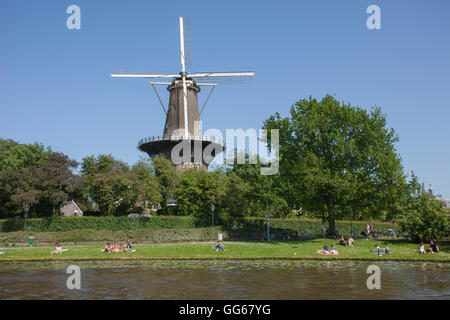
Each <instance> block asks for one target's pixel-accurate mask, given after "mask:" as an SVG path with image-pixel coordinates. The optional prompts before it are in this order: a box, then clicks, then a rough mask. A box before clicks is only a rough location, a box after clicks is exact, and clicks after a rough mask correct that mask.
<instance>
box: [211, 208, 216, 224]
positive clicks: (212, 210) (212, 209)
mask: <svg viewBox="0 0 450 320" xmlns="http://www.w3.org/2000/svg"><path fill="white" fill-rule="evenodd" d="M215 208H216V207H214V205H213V204H212V205H211V212H212V226H213V227H214V209H215Z"/></svg>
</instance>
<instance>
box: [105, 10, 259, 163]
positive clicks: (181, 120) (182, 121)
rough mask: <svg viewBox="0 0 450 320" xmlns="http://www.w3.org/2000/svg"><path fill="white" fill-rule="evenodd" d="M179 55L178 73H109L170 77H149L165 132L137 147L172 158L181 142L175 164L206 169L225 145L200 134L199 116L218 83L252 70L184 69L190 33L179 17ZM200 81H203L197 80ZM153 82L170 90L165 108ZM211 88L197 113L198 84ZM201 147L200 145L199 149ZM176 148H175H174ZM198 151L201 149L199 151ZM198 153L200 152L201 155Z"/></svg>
mask: <svg viewBox="0 0 450 320" xmlns="http://www.w3.org/2000/svg"><path fill="white" fill-rule="evenodd" d="M185 49H186V50H185ZM180 56H181V72H180V73H179V74H165V73H159V74H147V73H131V72H116V73H112V74H111V77H113V78H147V79H172V81H171V82H156V81H153V80H150V84H151V85H152V86H153V89H154V91H155V93H156V95H157V97H158V100H159V102H160V104H161V106H162V108H163V110H164V112H165V114H166V122H165V126H164V133H163V135H162V136H153V137H150V138H145V139H142V140H140V141H139V143H138V149H139V150H141V151H144V152H146V153H147V154H148V155H149V156H150V157H152V156H155V155H161V156H164V157H166V158H168V159H172V162H174V160H173V157H172V155H173V154H174V152H173V151H174V150H175V149H174V148H176V146H180V145H184V146H185V147H187V148H181V151H180V152H181V153H178V151H176V152H175V153H176V154H179V155H180V156H181V157H183V160H182V163H179V162H177V163H174V164H175V166H176V168H197V169H199V168H204V169H207V168H208V165H209V164H210V163H211V161H212V160H213V158H214V157H215V156H216V155H217V154H219V153H220V152H223V150H224V144H223V142H222V141H219V140H217V139H214V138H209V137H205V136H203V134H202V128H201V122H200V115H201V113H202V112H203V110H204V108H205V107H206V104H207V102H208V100H209V98H210V97H211V94H212V93H213V91H214V88H215V87H216V86H217V85H218V84H219V83H220V84H226V83H235V82H246V81H251V80H252V79H253V77H254V75H255V73H254V72H197V73H193V74H190V73H188V72H187V71H186V66H190V65H191V59H190V32H189V20H186V19H183V17H180ZM197 81H202V82H197ZM156 85H167V91H169V93H170V98H169V106H168V109H167V110H166V108H165V107H164V104H163V103H162V101H161V98H160V96H159V94H158V91H157V90H156V87H155V86H156ZM201 86H205V87H211V91H210V93H209V95H208V97H207V99H206V101H205V103H204V105H203V107H202V109H201V111H200V112H199V107H198V93H199V92H200V87H201ZM199 147H201V148H199ZM176 150H178V149H176ZM186 150H194V151H195V152H190V154H187V152H186V154H183V153H184V152H185V151H186ZM205 150H206V151H208V152H207V153H206V156H204V155H205V152H204V151H205ZM198 151H200V152H198ZM200 153H201V154H200Z"/></svg>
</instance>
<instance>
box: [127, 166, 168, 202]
mask: <svg viewBox="0 0 450 320" xmlns="http://www.w3.org/2000/svg"><path fill="white" fill-rule="evenodd" d="M130 177H131V188H132V190H134V192H135V195H134V197H135V201H136V204H137V206H138V207H140V208H142V209H147V208H148V206H149V205H157V204H159V203H161V201H162V195H161V187H160V185H159V183H158V180H157V178H156V176H155V174H154V168H153V165H152V162H151V161H150V160H148V159H145V160H144V159H142V160H139V161H138V162H136V163H135V164H134V165H133V166H132V167H131V171H130Z"/></svg>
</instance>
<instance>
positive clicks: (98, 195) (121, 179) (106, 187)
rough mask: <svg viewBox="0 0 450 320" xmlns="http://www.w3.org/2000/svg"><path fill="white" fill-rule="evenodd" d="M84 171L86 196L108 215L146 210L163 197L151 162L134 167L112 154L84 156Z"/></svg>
mask: <svg viewBox="0 0 450 320" xmlns="http://www.w3.org/2000/svg"><path fill="white" fill-rule="evenodd" d="M81 174H82V176H83V177H85V179H86V181H87V187H86V189H85V197H86V198H89V199H92V201H94V202H95V203H96V204H97V205H98V208H99V210H100V211H101V212H103V213H106V214H107V215H126V214H130V213H136V212H143V211H145V210H146V209H147V207H148V206H149V205H155V204H157V203H159V201H160V200H161V193H160V189H159V184H158V182H157V180H156V178H155V176H154V175H153V167H152V166H151V164H150V163H149V162H148V161H144V160H140V161H139V162H137V163H136V164H135V165H134V166H133V167H132V168H130V167H129V166H128V165H127V164H126V163H124V162H122V161H119V160H116V159H114V158H113V157H112V156H111V155H99V156H98V157H94V156H90V157H86V158H84V159H83V164H82V167H81Z"/></svg>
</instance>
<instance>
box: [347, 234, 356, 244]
mask: <svg viewBox="0 0 450 320" xmlns="http://www.w3.org/2000/svg"><path fill="white" fill-rule="evenodd" d="M348 245H349V246H354V245H355V240H353V238H352V236H349V237H348Z"/></svg>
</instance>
